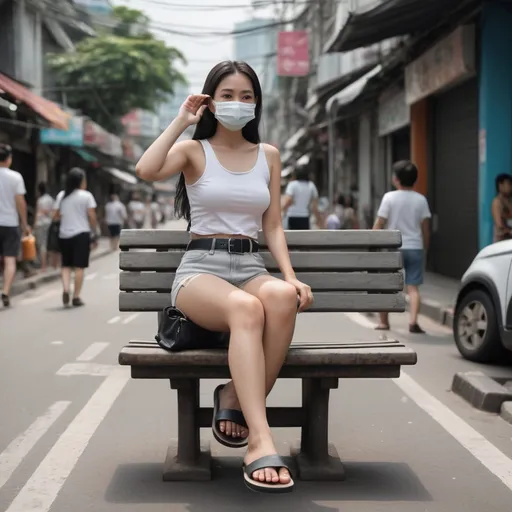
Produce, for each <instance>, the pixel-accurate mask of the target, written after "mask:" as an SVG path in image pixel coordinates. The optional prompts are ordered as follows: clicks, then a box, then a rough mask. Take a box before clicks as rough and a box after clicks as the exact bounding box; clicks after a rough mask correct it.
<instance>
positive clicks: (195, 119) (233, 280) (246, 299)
mask: <svg viewBox="0 0 512 512" xmlns="http://www.w3.org/2000/svg"><path fill="white" fill-rule="evenodd" d="M261 105H262V91H261V86H260V83H259V81H258V77H257V76H256V73H255V72H254V70H253V69H252V68H251V67H250V66H249V65H248V64H246V63H244V62H231V61H225V62H222V63H220V64H218V65H217V66H215V67H214V68H213V69H212V70H211V71H210V73H209V75H208V77H207V78H206V82H205V85H204V88H203V93H202V94H196V95H192V96H189V97H188V98H187V100H186V101H185V103H184V104H183V105H182V107H181V109H180V111H179V114H178V116H177V118H176V119H175V120H174V121H173V122H172V123H171V124H170V126H169V127H168V128H167V129H166V130H165V131H164V132H163V133H162V134H161V135H160V137H159V138H158V139H157V140H156V141H155V142H154V143H153V144H152V145H151V146H150V147H149V149H148V150H147V151H146V153H145V154H144V155H143V156H142V158H141V159H140V161H139V163H138V165H137V172H138V175H139V176H140V177H141V178H142V179H144V180H149V181H157V180H165V179H168V178H169V177H171V176H173V175H176V174H178V173H180V172H181V175H180V179H179V182H178V186H177V191H176V204H175V206H176V212H177V214H178V216H179V217H184V218H186V219H187V220H189V222H190V232H191V240H190V242H189V245H188V247H187V251H186V253H185V255H184V256H183V259H182V261H181V264H180V266H179V268H178V270H177V271H176V277H175V279H174V282H173V286H172V292H171V303H172V305H173V306H176V307H177V308H179V310H180V311H182V312H183V314H185V315H186V316H187V317H188V318H189V319H190V320H191V321H193V322H195V323H197V324H198V325H200V326H201V327H203V328H206V329H209V330H211V331H218V332H227V331H229V332H230V342H229V367H230V371H231V375H232V378H233V380H232V381H231V382H229V383H228V384H226V385H224V386H220V387H219V388H217V390H216V392H215V394H214V409H215V414H214V418H213V424H212V430H213V433H214V436H215V438H216V439H217V440H218V441H219V442H221V443H222V444H224V445H226V446H230V447H244V446H247V445H248V451H247V453H246V455H245V459H244V469H243V476H244V482H245V484H246V485H247V486H248V487H250V488H251V489H253V490H256V491H262V492H288V491H291V490H292V488H293V485H294V483H293V480H292V478H291V476H290V472H289V469H288V468H287V466H286V464H285V462H284V461H283V460H282V459H281V458H280V457H279V456H278V455H277V451H276V448H275V445H274V441H273V439H272V434H271V431H270V427H269V425H268V421H267V415H266V403H265V402H266V400H265V399H266V396H267V395H268V393H269V392H270V390H271V389H272V387H273V386H274V383H275V381H276V378H277V376H278V374H279V372H280V370H281V366H282V365H283V362H284V358H285V357H286V354H287V352H288V347H289V345H290V343H291V340H292V336H293V331H294V326H295V318H296V313H297V302H298V300H299V311H303V310H304V309H306V308H307V307H309V306H310V304H311V303H312V301H313V295H312V293H311V288H310V287H309V286H307V285H306V284H304V283H301V282H300V281H298V280H297V278H296V277H295V273H294V271H293V269H292V266H291V263H290V257H289V254H288V248H287V246H286V239H285V236H284V231H283V228H282V223H281V208H280V182H281V162H280V156H279V151H278V150H277V149H276V148H274V147H273V146H270V145H268V144H261V143H260V136H259V132H258V126H259V122H260V118H261ZM191 125H197V127H196V129H195V132H194V136H193V140H188V141H180V142H176V141H177V140H178V138H179V136H180V135H181V134H182V133H183V132H184V131H185V130H186V129H187V128H188V127H189V126H191ZM261 228H263V232H264V234H265V239H266V241H267V243H268V246H269V249H270V252H271V253H272V255H273V257H274V259H275V260H276V262H277V263H278V265H279V268H280V269H281V272H282V274H283V276H284V280H280V279H276V278H274V277H272V276H271V275H270V274H269V273H268V272H267V270H266V269H265V265H264V261H263V258H262V257H261V255H260V254H259V245H258V242H257V239H258V232H259V231H260V229H261ZM298 296H299V299H298ZM242 411H243V412H242Z"/></svg>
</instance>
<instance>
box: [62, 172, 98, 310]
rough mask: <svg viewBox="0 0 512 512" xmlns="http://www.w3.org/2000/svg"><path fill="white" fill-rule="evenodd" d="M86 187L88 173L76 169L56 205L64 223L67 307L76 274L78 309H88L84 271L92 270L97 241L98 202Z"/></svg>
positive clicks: (74, 300)
mask: <svg viewBox="0 0 512 512" xmlns="http://www.w3.org/2000/svg"><path fill="white" fill-rule="evenodd" d="M86 187H87V182H86V179H85V172H84V171H83V170H82V169H79V168H78V167H75V168H73V169H71V170H70V171H69V173H68V175H67V176H66V187H65V189H64V190H63V191H61V192H59V194H58V195H57V200H56V201H55V210H54V219H55V220H59V221H60V228H59V246H60V250H61V255H62V288H63V291H62V303H63V304H64V306H68V305H69V302H70V287H71V272H72V270H74V273H75V279H74V288H73V300H72V304H73V306H75V307H79V306H83V305H84V303H83V301H82V299H81V298H80V293H81V291H82V285H83V282H84V270H85V269H86V268H87V267H88V266H89V255H90V252H91V245H93V246H94V245H95V244H96V241H97V236H96V229H97V221H96V201H95V199H94V196H93V195H92V194H91V193H90V192H89V191H88V190H86Z"/></svg>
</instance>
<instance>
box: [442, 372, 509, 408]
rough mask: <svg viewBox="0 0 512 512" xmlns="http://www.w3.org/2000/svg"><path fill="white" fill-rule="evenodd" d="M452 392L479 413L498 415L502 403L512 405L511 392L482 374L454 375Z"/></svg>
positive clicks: (460, 373)
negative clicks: (479, 411)
mask: <svg viewBox="0 0 512 512" xmlns="http://www.w3.org/2000/svg"><path fill="white" fill-rule="evenodd" d="M452 391H453V392H454V393H456V394H458V395H459V396H461V397H462V398H464V399H465V400H467V401H468V402H469V403H470V404H471V405H472V406H473V407H475V408H477V409H480V410H481V411H486V412H494V413H496V414H500V412H501V410H502V406H503V404H504V403H506V402H509V403H512V402H510V401H512V390H510V389H507V388H506V387H505V386H502V385H501V384H499V383H498V382H497V381H495V380H494V379H491V377H488V376H487V375H485V374H484V373H482V372H459V373H456V374H455V375H454V377H453V383H452ZM505 409H508V407H506V408H505Z"/></svg>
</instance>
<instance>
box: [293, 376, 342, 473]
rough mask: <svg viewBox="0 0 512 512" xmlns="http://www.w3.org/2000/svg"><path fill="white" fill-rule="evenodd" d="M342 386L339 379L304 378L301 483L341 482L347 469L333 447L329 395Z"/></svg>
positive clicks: (299, 461) (299, 453)
mask: <svg viewBox="0 0 512 512" xmlns="http://www.w3.org/2000/svg"><path fill="white" fill-rule="evenodd" d="M337 387H338V379H330V378H324V379H303V380H302V407H303V409H304V423H303V425H302V430H301V440H300V449H296V450H295V452H294V455H295V456H296V459H297V467H298V468H299V475H300V478H301V480H316V481H339V480H344V479H345V470H344V469H343V465H342V464H341V461H340V458H339V457H338V453H337V451H336V448H335V447H334V445H332V444H331V445H330V444H329V437H328V429H329V392H330V390H331V389H334V388H337Z"/></svg>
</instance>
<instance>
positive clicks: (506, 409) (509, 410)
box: [501, 402, 512, 425]
mask: <svg viewBox="0 0 512 512" xmlns="http://www.w3.org/2000/svg"><path fill="white" fill-rule="evenodd" d="M501 417H502V418H503V419H504V420H505V421H507V422H508V423H510V424H511V425H512V402H503V403H502V404H501Z"/></svg>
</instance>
